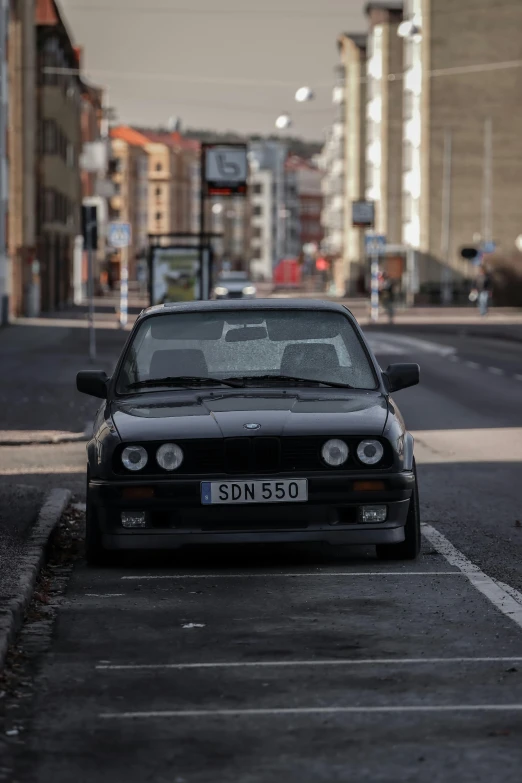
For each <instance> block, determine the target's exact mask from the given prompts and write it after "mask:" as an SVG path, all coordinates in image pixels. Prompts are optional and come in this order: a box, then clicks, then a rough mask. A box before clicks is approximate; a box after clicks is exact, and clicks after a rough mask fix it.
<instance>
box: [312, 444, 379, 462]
mask: <svg viewBox="0 0 522 783" xmlns="http://www.w3.org/2000/svg"><path fill="white" fill-rule="evenodd" d="M383 455H384V448H383V446H382V443H380V442H379V441H378V440H362V441H361V442H360V443H359V445H358V446H357V457H358V459H359V461H360V462H362V463H363V465H377V464H378V463H379V462H380V461H381V459H382V458H383ZM321 456H322V458H323V460H324V461H325V462H326V464H327V465H330V467H332V468H339V467H340V466H341V465H344V463H345V462H346V461H347V459H348V457H349V456H350V449H349V448H348V446H347V444H346V443H345V442H344V440H339V439H337V438H333V439H332V440H327V441H326V443H325V444H324V446H323V448H322V450H321Z"/></svg>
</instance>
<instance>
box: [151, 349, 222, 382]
mask: <svg viewBox="0 0 522 783" xmlns="http://www.w3.org/2000/svg"><path fill="white" fill-rule="evenodd" d="M178 375H192V376H194V377H197V378H200V377H201V378H206V377H208V365H207V362H206V359H205V354H204V353H203V351H200V350H198V349H196V348H180V349H178V350H172V351H167V350H164V351H154V353H153V354H152V359H151V361H150V370H149V377H150V378H168V377H171V376H178Z"/></svg>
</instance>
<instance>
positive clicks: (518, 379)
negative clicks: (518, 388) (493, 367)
mask: <svg viewBox="0 0 522 783" xmlns="http://www.w3.org/2000/svg"><path fill="white" fill-rule="evenodd" d="M514 378H515V380H516V381H522V375H515V376H514Z"/></svg>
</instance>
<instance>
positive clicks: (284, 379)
mask: <svg viewBox="0 0 522 783" xmlns="http://www.w3.org/2000/svg"><path fill="white" fill-rule="evenodd" d="M227 381H243V384H244V383H246V381H254V382H255V381H279V382H281V383H293V384H302V385H306V384H308V385H314V386H333V387H334V388H338V389H353V386H350V385H349V384H347V383H337V382H336V381H320V380H318V379H317V378H298V377H296V376H294V375H242V376H241V377H239V378H227Z"/></svg>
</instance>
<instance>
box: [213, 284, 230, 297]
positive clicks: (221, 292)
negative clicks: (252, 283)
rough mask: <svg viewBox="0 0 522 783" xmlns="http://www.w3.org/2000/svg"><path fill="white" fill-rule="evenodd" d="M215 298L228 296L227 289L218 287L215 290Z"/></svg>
mask: <svg viewBox="0 0 522 783" xmlns="http://www.w3.org/2000/svg"><path fill="white" fill-rule="evenodd" d="M215 294H216V296H226V295H227V294H228V288H225V287H224V286H222V285H218V287H217V288H216V289H215Z"/></svg>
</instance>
